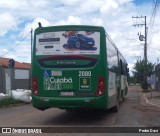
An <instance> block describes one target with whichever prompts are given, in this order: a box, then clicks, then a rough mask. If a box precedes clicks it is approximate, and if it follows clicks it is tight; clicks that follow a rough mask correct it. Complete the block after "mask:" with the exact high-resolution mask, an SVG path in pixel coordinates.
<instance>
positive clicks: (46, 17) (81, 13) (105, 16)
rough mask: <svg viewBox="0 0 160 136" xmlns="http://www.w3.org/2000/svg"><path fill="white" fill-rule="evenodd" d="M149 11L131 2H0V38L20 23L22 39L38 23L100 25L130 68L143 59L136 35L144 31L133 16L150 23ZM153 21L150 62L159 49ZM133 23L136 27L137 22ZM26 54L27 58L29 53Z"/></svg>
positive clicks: (45, 24) (86, 0) (108, 0)
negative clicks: (139, 27)
mask: <svg viewBox="0 0 160 136" xmlns="http://www.w3.org/2000/svg"><path fill="white" fill-rule="evenodd" d="M151 7H152V3H150V4H147V5H142V6H139V7H137V6H136V5H135V4H134V3H133V0H68V1H66V0H54V1H53V0H35V1H32V0H23V1H21V0H12V2H10V0H3V1H2V0H1V1H0V12H1V14H0V18H1V21H0V36H1V37H2V36H4V35H5V34H6V33H7V32H10V30H12V31H14V30H15V29H16V28H17V27H19V24H21V23H24V24H25V26H24V28H22V29H21V28H18V29H21V30H20V31H21V32H20V33H19V36H20V37H21V38H23V37H24V36H26V35H27V34H28V33H29V32H30V30H31V28H33V29H35V28H36V27H38V22H41V23H42V26H50V25H102V26H103V27H105V29H106V31H107V32H108V34H109V35H110V36H111V38H112V39H113V41H114V42H115V44H116V45H117V47H118V48H119V49H120V51H121V52H122V54H123V55H124V56H125V58H126V59H127V61H128V62H129V63H130V64H132V63H134V60H135V56H141V57H142V58H143V45H141V44H142V43H143V42H142V43H140V42H139V40H138V36H137V33H138V32H139V31H141V32H143V30H140V29H136V28H134V27H133V26H132V25H133V20H134V19H132V15H134V16H137V15H139V13H141V14H142V15H146V16H147V21H148V22H149V15H150V13H151ZM139 11H141V12H139ZM137 12H139V13H137ZM156 18H157V19H156V20H155V25H154V27H153V28H152V34H151V36H152V37H151V36H150V35H149V36H148V39H150V41H152V42H149V43H151V44H149V46H148V47H149V49H150V50H151V49H152V52H157V53H155V54H154V55H155V57H153V55H152V56H151V53H148V58H149V59H150V58H151V57H152V59H153V61H154V59H155V58H156V57H157V56H158V55H159V46H160V45H159V43H160V38H159V35H160V28H159V25H160V22H159V21H158V20H159V19H160V14H157V16H156ZM134 21H135V22H134V23H136V20H134ZM142 29H143V28H142ZM149 31H150V29H149ZM1 37H0V38H1ZM12 37H13V36H12ZM9 40H10V39H9ZM28 45H29V43H28ZM22 52H23V51H22ZM26 52H27V51H26ZM16 53H17V54H16V55H15V54H13V55H15V56H19V55H18V54H19V53H18V52H16ZM27 53H28V54H27V55H28V56H29V55H30V54H29V53H30V52H27ZM152 54H153V53H152ZM21 55H22V56H23V54H21ZM156 55H157V56H156ZM18 58H21V57H18ZM22 58H23V57H22Z"/></svg>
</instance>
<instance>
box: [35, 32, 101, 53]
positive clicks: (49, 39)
mask: <svg viewBox="0 0 160 136" xmlns="http://www.w3.org/2000/svg"><path fill="white" fill-rule="evenodd" d="M99 51H100V33H99V32H94V31H58V32H47V33H40V34H38V35H36V55H72V54H88V55H98V54H99Z"/></svg>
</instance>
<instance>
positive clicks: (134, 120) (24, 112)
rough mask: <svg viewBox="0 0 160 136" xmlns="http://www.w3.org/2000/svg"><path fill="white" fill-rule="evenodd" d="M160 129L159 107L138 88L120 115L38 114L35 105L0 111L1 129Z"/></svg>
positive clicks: (134, 89) (131, 89)
mask: <svg viewBox="0 0 160 136" xmlns="http://www.w3.org/2000/svg"><path fill="white" fill-rule="evenodd" d="M32 126H33V127H41V126H43V127H52V126H60V127H61V126H83V127H85V126H93V127H97V126H98V127H104V126H109V127H111V126H113V127H160V108H159V109H158V108H157V107H152V106H148V105H145V104H144V103H143V102H142V99H141V92H140V89H139V88H138V87H134V86H133V87H130V88H129V92H128V94H127V96H126V98H125V100H124V102H123V103H121V105H120V110H119V112H118V113H114V112H112V111H107V112H106V111H84V112H82V111H79V112H74V113H69V112H66V111H65V110H61V109H54V108H52V109H48V110H45V111H39V110H37V109H35V108H33V107H32V105H30V104H29V105H23V106H17V107H11V108H3V109H0V127H32Z"/></svg>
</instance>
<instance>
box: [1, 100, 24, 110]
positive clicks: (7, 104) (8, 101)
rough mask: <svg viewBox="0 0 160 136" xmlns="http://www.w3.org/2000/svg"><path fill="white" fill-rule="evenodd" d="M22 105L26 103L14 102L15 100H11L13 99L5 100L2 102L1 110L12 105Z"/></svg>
mask: <svg viewBox="0 0 160 136" xmlns="http://www.w3.org/2000/svg"><path fill="white" fill-rule="evenodd" d="M20 103H24V102H23V101H20V100H14V99H11V98H4V99H1V100H0V108H2V107H8V106H10V105H14V104H20Z"/></svg>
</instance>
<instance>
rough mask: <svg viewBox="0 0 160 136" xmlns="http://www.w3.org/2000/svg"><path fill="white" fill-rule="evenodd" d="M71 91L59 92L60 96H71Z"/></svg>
mask: <svg viewBox="0 0 160 136" xmlns="http://www.w3.org/2000/svg"><path fill="white" fill-rule="evenodd" d="M73 95H74V93H73V92H61V96H73Z"/></svg>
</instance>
